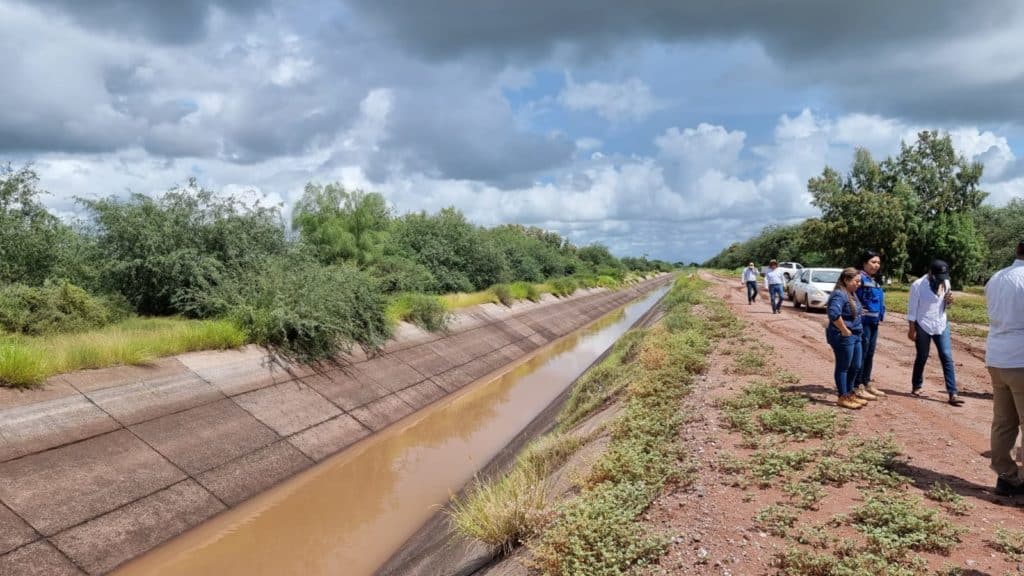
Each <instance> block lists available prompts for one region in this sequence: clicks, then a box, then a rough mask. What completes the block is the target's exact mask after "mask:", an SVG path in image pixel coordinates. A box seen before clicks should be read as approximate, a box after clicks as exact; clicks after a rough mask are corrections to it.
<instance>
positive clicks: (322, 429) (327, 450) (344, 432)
mask: <svg viewBox="0 0 1024 576" xmlns="http://www.w3.org/2000/svg"><path fill="white" fill-rule="evenodd" d="M369 435H370V429H369V428H367V427H366V426H363V425H362V424H360V423H359V422H358V421H357V420H356V419H355V418H353V417H351V416H349V415H348V414H342V415H341V416H338V417H337V418H334V419H333V420H328V421H327V422H323V423H322V424H317V425H316V426H313V427H312V428H310V429H308V430H304V431H302V432H299V433H298V434H296V435H294V436H292V437H290V438H288V442H290V443H291V444H292V445H293V446H295V447H296V448H298V449H299V450H301V451H302V453H303V454H305V455H306V456H309V457H310V458H312V459H314V460H316V461H320V460H323V459H324V458H327V457H328V456H331V455H333V454H335V453H337V452H339V451H340V450H342V449H343V448H346V447H348V446H350V445H351V444H354V443H355V442H356V441H357V440H359V439H360V438H363V437H365V436H369Z"/></svg>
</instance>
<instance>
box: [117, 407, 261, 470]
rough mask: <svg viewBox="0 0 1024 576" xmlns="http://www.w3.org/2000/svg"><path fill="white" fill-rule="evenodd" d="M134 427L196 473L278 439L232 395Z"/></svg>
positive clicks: (169, 455) (161, 449)
mask: <svg viewBox="0 0 1024 576" xmlns="http://www.w3.org/2000/svg"><path fill="white" fill-rule="evenodd" d="M131 430H132V431H133V432H135V433H136V434H138V435H139V437H140V438H142V439H143V440H145V441H146V442H148V443H149V445H150V446H152V447H153V448H155V449H156V450H158V451H159V452H160V453H161V454H163V455H164V456H165V457H166V458H167V459H168V460H170V461H171V462H174V463H175V464H176V465H178V466H179V467H180V468H181V469H182V470H184V471H186V472H188V473H189V474H191V475H193V476H194V475H196V474H199V473H200V472H205V471H206V470H209V469H211V468H214V467H216V466H220V465H221V464H223V463H225V462H227V461H229V460H234V459H235V458H237V457H239V456H241V455H243V454H247V453H249V452H252V451H253V450H256V449H257V448H262V447H264V446H267V445H268V444H271V443H273V442H275V441H277V440H278V439H279V436H278V435H277V434H275V433H274V431H273V430H271V429H270V428H267V427H266V426H264V425H263V424H262V423H261V422H260V421H259V420H257V419H255V418H253V416H252V415H251V414H249V413H248V412H246V411H245V410H242V408H241V407H239V406H238V405H237V404H235V403H234V402H232V401H231V400H230V399H225V400H221V401H219V402H214V403H212V404H206V405H203V406H199V407H198V408H193V409H191V410H186V411H185V412H178V413H177V414H170V415H168V416H164V417H162V418H157V419H156V420H150V421H149V422H144V423H142V424H137V425H135V426H132V427H131Z"/></svg>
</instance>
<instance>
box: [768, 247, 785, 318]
mask: <svg viewBox="0 0 1024 576" xmlns="http://www.w3.org/2000/svg"><path fill="white" fill-rule="evenodd" d="M785 284H786V278H785V277H784V276H783V275H782V272H781V271H780V270H779V262H778V261H777V260H775V259H774V258H772V260H771V261H770V262H768V272H766V273H765V275H764V287H765V288H766V289H767V290H768V298H769V299H770V300H771V305H772V314H779V313H780V310H781V309H782V287H783V286H784V285H785Z"/></svg>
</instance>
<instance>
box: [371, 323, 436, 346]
mask: <svg viewBox="0 0 1024 576" xmlns="http://www.w3.org/2000/svg"><path fill="white" fill-rule="evenodd" d="M441 336H442V334H440V333H437V332H429V331H427V330H424V329H423V328H420V327H419V326H417V325H415V324H412V323H409V322H399V323H398V326H396V327H395V331H394V333H393V334H391V339H390V340H388V341H387V342H385V343H384V346H383V348H382V351H383V352H384V353H387V354H390V353H392V352H397V351H399V350H405V349H406V348H410V347H412V346H418V345H420V344H423V343H424V342H430V341H433V340H437V339H438V338H440V337H441Z"/></svg>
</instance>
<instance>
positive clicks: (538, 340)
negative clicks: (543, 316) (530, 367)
mask: <svg viewBox="0 0 1024 576" xmlns="http://www.w3.org/2000/svg"><path fill="white" fill-rule="evenodd" d="M527 340H528V341H530V342H531V343H533V344H536V345H537V347H538V348H540V347H541V346H546V345H547V344H548V342H551V339H549V338H547V337H545V336H544V335H543V334H540V333H535V334H534V335H533V336H530V337H529V338H527Z"/></svg>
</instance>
